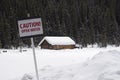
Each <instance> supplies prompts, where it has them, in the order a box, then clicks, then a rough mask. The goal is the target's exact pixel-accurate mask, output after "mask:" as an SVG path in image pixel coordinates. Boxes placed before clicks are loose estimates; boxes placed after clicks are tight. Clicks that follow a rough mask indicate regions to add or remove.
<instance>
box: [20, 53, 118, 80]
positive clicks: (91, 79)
mask: <svg viewBox="0 0 120 80" xmlns="http://www.w3.org/2000/svg"><path fill="white" fill-rule="evenodd" d="M119 61H120V52H118V51H107V52H100V53H99V54H97V55H95V56H94V57H93V58H92V59H91V60H88V61H87V62H85V63H83V64H73V65H69V66H64V67H59V68H58V67H51V66H46V67H44V68H43V69H40V70H39V77H40V80H119V79H120V62H119ZM28 75H29V76H28ZM28 75H27V76H28V77H30V79H29V78H27V76H24V77H23V78H25V79H22V80H36V79H35V75H33V74H31V75H30V74H28ZM31 77H32V79H31Z"/></svg>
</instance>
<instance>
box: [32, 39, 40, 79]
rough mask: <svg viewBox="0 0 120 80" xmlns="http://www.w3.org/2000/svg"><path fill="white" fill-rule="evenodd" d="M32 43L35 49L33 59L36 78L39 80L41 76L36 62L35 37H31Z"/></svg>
mask: <svg viewBox="0 0 120 80" xmlns="http://www.w3.org/2000/svg"><path fill="white" fill-rule="evenodd" d="M31 43H32V49H33V58H34V65H35V72H36V78H37V80H39V74H38V68H37V61H36V55H35V46H34V40H33V37H31Z"/></svg>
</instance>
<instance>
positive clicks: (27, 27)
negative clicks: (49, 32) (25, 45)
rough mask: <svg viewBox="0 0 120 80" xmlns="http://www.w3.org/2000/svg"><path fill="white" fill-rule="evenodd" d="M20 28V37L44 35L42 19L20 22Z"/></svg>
mask: <svg viewBox="0 0 120 80" xmlns="http://www.w3.org/2000/svg"><path fill="white" fill-rule="evenodd" d="M18 28H19V34H20V37H28V36H36V35H40V34H43V28H42V22H41V18H34V19H25V20H19V21H18Z"/></svg>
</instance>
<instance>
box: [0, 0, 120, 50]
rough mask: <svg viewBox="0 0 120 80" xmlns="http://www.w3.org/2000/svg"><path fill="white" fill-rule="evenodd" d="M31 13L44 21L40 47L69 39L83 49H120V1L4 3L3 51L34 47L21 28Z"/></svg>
mask: <svg viewBox="0 0 120 80" xmlns="http://www.w3.org/2000/svg"><path fill="white" fill-rule="evenodd" d="M28 13H30V16H31V17H40V18H41V19H42V24H43V29H44V34H43V35H41V36H38V37H35V38H34V41H35V45H36V46H37V45H38V43H39V42H40V40H41V39H42V38H43V37H44V36H69V37H71V38H72V39H73V40H75V41H76V43H77V44H80V45H82V47H86V46H87V45H88V44H91V45H93V44H98V46H100V47H106V46H107V45H108V44H109V45H116V46H119V45H120V0H0V48H12V47H14V48H18V47H20V46H27V47H30V46H31V43H30V39H29V38H24V39H21V38H20V37H19V33H18V25H17V21H18V20H19V19H24V18H27V14H28Z"/></svg>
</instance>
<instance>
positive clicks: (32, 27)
mask: <svg viewBox="0 0 120 80" xmlns="http://www.w3.org/2000/svg"><path fill="white" fill-rule="evenodd" d="M28 17H29V15H28ZM18 28H19V35H20V37H21V38H25V37H31V44H32V49H33V58H34V65H35V72H36V78H37V80H39V74H38V68H37V61H36V55H35V46H34V41H33V36H37V35H41V34H43V28H42V21H41V18H32V19H30V18H29V19H24V20H18Z"/></svg>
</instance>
